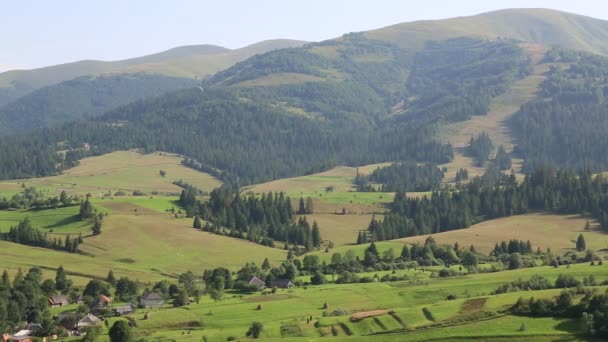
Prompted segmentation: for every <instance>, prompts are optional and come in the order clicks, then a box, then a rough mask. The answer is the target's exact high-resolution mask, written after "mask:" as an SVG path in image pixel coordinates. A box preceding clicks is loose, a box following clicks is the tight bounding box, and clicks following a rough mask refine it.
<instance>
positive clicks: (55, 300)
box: [49, 295, 70, 308]
mask: <svg viewBox="0 0 608 342" xmlns="http://www.w3.org/2000/svg"><path fill="white" fill-rule="evenodd" d="M69 304H70V300H69V299H68V296H65V295H53V296H50V297H49V306H50V307H52V308H56V307H60V306H65V305H69Z"/></svg>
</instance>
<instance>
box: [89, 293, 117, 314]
mask: <svg viewBox="0 0 608 342" xmlns="http://www.w3.org/2000/svg"><path fill="white" fill-rule="evenodd" d="M111 302H112V299H110V297H107V296H104V295H99V297H97V298H96V299H95V300H94V301H93V304H91V308H93V309H96V310H101V309H105V308H107V307H109V306H110V303H111Z"/></svg>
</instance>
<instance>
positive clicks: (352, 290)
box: [110, 265, 608, 341]
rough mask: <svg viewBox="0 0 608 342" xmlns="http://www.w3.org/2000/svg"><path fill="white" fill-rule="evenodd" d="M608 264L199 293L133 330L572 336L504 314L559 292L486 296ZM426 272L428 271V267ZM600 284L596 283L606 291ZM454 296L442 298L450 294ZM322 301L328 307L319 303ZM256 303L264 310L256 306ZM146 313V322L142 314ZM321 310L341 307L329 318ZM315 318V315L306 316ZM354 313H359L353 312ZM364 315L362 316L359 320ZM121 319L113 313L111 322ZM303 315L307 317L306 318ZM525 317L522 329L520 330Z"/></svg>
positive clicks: (310, 337) (174, 335)
mask: <svg viewBox="0 0 608 342" xmlns="http://www.w3.org/2000/svg"><path fill="white" fill-rule="evenodd" d="M606 267H608V266H588V265H573V266H572V267H571V268H569V269H566V268H560V269H555V268H552V267H538V268H533V269H523V270H516V271H505V272H500V273H491V274H475V275H470V276H466V277H455V278H428V277H427V278H426V280H423V281H414V282H412V281H401V282H392V283H378V282H376V283H367V284H347V285H335V284H326V285H321V286H308V287H301V288H296V289H291V290H281V289H279V290H278V292H277V293H276V294H262V295H260V294H251V295H244V296H243V295H238V294H234V295H233V294H230V293H227V294H226V296H225V298H224V299H223V300H220V301H212V300H210V299H209V298H208V297H206V296H205V297H203V298H202V300H201V302H200V303H198V304H197V303H192V304H190V305H189V306H188V307H186V308H171V307H170V306H167V307H165V308H161V309H153V310H138V311H137V312H136V313H135V314H133V315H132V316H133V317H134V318H135V319H136V320H137V322H138V326H137V328H135V331H134V332H135V334H136V335H137V336H138V337H143V338H145V339H147V340H166V339H175V340H180V341H200V340H201V339H202V337H203V336H206V337H207V339H208V340H209V341H225V340H226V339H228V338H229V337H230V336H234V337H235V338H236V339H238V340H241V339H244V334H245V332H246V331H247V328H248V326H249V325H250V324H251V322H253V321H260V322H263V324H264V331H263V332H262V336H261V338H262V339H263V340H270V341H279V340H285V339H289V340H302V341H317V340H321V339H323V340H326V339H327V338H329V337H331V331H332V327H333V328H334V329H335V330H334V331H335V333H336V334H337V336H335V337H333V338H332V340H335V341H342V340H344V341H369V340H372V341H404V340H407V341H429V340H450V339H453V340H462V339H465V340H476V341H507V340H509V341H511V340H516V341H517V340H520V341H532V340H533V341H537V340H539V341H551V340H555V339H560V338H569V339H568V340H574V341H576V339H574V338H573V334H576V333H577V332H579V331H580V330H579V329H580V328H579V324H578V322H577V321H574V320H570V319H554V318H528V317H516V316H511V315H508V314H505V309H507V308H508V307H509V306H510V305H512V304H513V303H514V302H515V301H516V300H517V299H518V298H519V297H521V296H523V297H526V298H527V297H530V296H534V297H535V298H553V297H555V296H557V295H558V294H559V293H560V291H561V290H559V289H552V290H543V291H534V292H531V291H524V292H515V293H506V294H502V295H489V293H490V292H491V291H493V290H495V289H496V288H497V287H498V286H499V285H501V284H503V283H505V282H509V281H511V280H513V279H516V278H522V279H527V278H529V277H530V276H531V275H533V274H540V275H543V276H545V277H547V278H548V279H549V280H550V281H554V280H555V279H556V277H557V275H558V274H560V273H567V274H572V275H574V276H576V277H582V276H585V275H588V274H594V275H595V276H596V278H597V279H598V280H599V281H603V280H606V279H608V269H607V268H606ZM427 273H428V272H427ZM604 289H605V287H600V288H598V290H599V291H603V290H604ZM449 294H451V295H455V296H456V297H457V298H456V299H455V300H446V299H445V298H446V296H447V295H449ZM325 304H327V305H328V307H329V308H328V309H327V310H326V309H323V306H324V305H325ZM258 305H260V306H261V310H257V309H256V308H257V307H258ZM146 311H148V312H150V319H148V320H144V319H143V316H144V313H145V312H146ZM324 312H342V314H339V315H337V316H326V315H324V314H323V313H324ZM311 316H312V321H310V317H311ZM353 316H356V317H357V319H353V318H352V317H353ZM362 317H365V318H362ZM116 319H118V318H111V319H110V323H112V321H114V320H116ZM307 321H308V322H307ZM522 323H524V324H525V326H526V331H523V332H522V331H520V330H519V328H520V326H521V324H522ZM327 335H329V336H327Z"/></svg>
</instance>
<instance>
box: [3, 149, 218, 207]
mask: <svg viewBox="0 0 608 342" xmlns="http://www.w3.org/2000/svg"><path fill="white" fill-rule="evenodd" d="M182 159H183V158H182V157H180V156H177V155H172V154H167V153H151V154H145V155H144V154H139V153H136V152H131V151H118V152H113V153H109V154H105V155H102V156H98V157H90V158H85V159H83V160H81V161H80V165H78V166H76V167H74V168H71V169H68V170H65V171H64V172H63V174H61V175H58V176H52V177H43V178H35V179H25V180H18V181H8V182H2V183H0V191H4V193H2V195H4V196H10V195H11V194H12V193H14V192H16V191H19V190H20V186H21V184H25V185H26V186H28V187H29V186H34V187H36V188H37V189H39V190H42V191H44V192H45V193H46V194H47V195H48V196H56V195H58V194H59V193H60V192H61V191H62V190H65V191H66V192H68V193H69V194H79V195H83V194H86V193H90V194H92V195H93V196H94V197H102V196H107V194H108V193H110V194H111V195H113V194H114V193H115V192H116V191H123V192H125V193H127V194H131V193H132V192H133V191H135V190H139V191H142V192H144V193H146V194H151V193H153V192H159V193H164V194H178V193H179V192H181V188H180V187H178V186H177V185H174V184H172V183H173V182H174V181H177V180H183V181H185V182H187V183H189V184H192V185H194V186H195V187H197V188H199V189H201V190H206V191H210V190H212V189H214V188H216V187H217V186H219V185H220V184H221V183H220V182H219V181H218V180H217V179H215V178H213V177H211V176H210V175H208V174H206V173H202V172H198V171H196V170H193V169H190V168H188V167H185V166H183V165H181V161H182ZM160 170H164V171H165V172H166V176H165V177H162V176H161V175H160Z"/></svg>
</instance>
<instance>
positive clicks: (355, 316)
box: [350, 310, 390, 322]
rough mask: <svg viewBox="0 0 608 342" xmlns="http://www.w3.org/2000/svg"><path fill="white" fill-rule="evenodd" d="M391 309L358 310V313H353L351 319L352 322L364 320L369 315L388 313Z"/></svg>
mask: <svg viewBox="0 0 608 342" xmlns="http://www.w3.org/2000/svg"><path fill="white" fill-rule="evenodd" d="M389 311H390V310H370V311H361V312H356V313H354V314H352V316H350V320H351V321H352V322H357V321H360V320H362V319H364V318H368V317H375V316H382V315H386V314H387V313H389Z"/></svg>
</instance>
